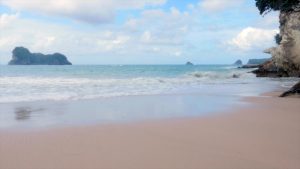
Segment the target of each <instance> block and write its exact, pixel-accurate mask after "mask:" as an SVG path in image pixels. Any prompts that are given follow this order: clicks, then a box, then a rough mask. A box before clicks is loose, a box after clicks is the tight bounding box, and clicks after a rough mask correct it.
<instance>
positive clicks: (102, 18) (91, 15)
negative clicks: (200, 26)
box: [0, 0, 166, 23]
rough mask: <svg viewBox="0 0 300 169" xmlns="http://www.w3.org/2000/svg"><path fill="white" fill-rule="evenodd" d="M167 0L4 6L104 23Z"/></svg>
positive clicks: (34, 1)
mask: <svg viewBox="0 0 300 169" xmlns="http://www.w3.org/2000/svg"><path fill="white" fill-rule="evenodd" d="M165 2H166V0H122V1H118V0H109V1H108V0H87V1H84V0H2V1H0V3H1V4H2V5H5V6H8V7H10V8H12V9H14V10H17V11H29V12H34V13H41V14H46V15H56V16H63V17H68V18H71V19H75V20H79V21H84V22H89V23H104V22H110V21H112V20H113V19H114V17H115V14H116V12H117V11H118V10H129V9H142V8H144V7H145V6H158V5H163V4H164V3H165Z"/></svg>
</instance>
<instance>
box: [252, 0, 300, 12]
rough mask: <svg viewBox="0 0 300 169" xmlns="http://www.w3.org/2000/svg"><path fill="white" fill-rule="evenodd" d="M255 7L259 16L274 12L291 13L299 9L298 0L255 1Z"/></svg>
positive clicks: (299, 1) (299, 0)
mask: <svg viewBox="0 0 300 169" xmlns="http://www.w3.org/2000/svg"><path fill="white" fill-rule="evenodd" d="M255 1H256V7H257V8H258V10H259V13H260V14H261V15H263V14H266V13H268V12H270V11H271V10H274V11H278V10H280V11H293V9H294V8H295V7H297V6H298V7H299V3H300V0H255Z"/></svg>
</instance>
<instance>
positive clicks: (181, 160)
mask: <svg viewBox="0 0 300 169" xmlns="http://www.w3.org/2000/svg"><path fill="white" fill-rule="evenodd" d="M247 101H249V102H251V103H253V105H251V106H249V107H248V108H244V109H241V110H234V111H231V112H228V113H223V114H220V115H218V116H214V117H205V118H192V119H173V120H160V121H154V122H142V123H134V124H111V125H99V126H88V127H72V128H63V129H62V128H61V129H48V130H40V131H17V132H16V131H14V132H11V131H1V133H0V168H1V169H100V168H104V169H114V168H115V169H148V168H149V169H199V168H204V169H208V168H214V169H221V168H222V169H223V168H228V169H239V168H241V169H242V168H243V169H256V168H257V169H276V168H278V169H299V168H300V111H299V110H300V100H299V99H298V98H277V97H252V98H247Z"/></svg>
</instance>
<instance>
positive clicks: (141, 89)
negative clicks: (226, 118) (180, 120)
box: [0, 65, 298, 129]
mask: <svg viewBox="0 0 300 169" xmlns="http://www.w3.org/2000/svg"><path fill="white" fill-rule="evenodd" d="M249 71H251V69H237V68H236V67H234V66H230V65H195V66H185V65H78V66H76V65H75V66H0V129H7V128H16V127H17V128H27V127H29V128H32V127H33V128H40V127H55V126H66V125H82V124H94V123H110V122H120V121H132V120H134V121H136V120H149V119H164V118H174V117H191V116H192V117H195V116H197V117H198V116H207V115H212V114H214V112H220V111H222V110H226V109H231V108H233V107H236V106H239V105H241V101H240V99H241V98H242V97H243V96H258V95H260V94H261V93H264V92H269V91H272V90H274V89H276V88H278V87H289V86H291V85H292V84H293V83H295V82H296V81H297V80H298V79H293V78H284V79H270V78H256V77H255V76H254V75H253V74H251V73H248V72H249ZM233 75H237V76H238V78H233Z"/></svg>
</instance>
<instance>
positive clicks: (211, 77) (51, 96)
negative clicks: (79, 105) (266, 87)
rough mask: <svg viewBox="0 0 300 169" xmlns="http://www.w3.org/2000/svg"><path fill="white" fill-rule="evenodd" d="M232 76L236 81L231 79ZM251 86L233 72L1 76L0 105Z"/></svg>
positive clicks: (239, 73)
mask: <svg viewBox="0 0 300 169" xmlns="http://www.w3.org/2000/svg"><path fill="white" fill-rule="evenodd" d="M233 75H236V76H237V77H238V78H234V77H233ZM254 82H255V78H254V75H252V74H249V73H247V72H245V71H235V70H233V71H225V72H224V71H223V72H213V71H207V72H204V71H203V72H197V71H195V72H189V73H186V74H183V75H180V76H176V77H134V78H86V77H76V78H74V77H33V76H32V77H31V76H21V77H13V76H6V77H3V76H2V77H0V103H7V102H23V101H39V100H54V101H56V100H57V101H58V100H79V99H93V98H101V97H104V98H106V97H118V96H132V95H155V94H169V93H176V92H180V91H183V90H186V89H190V88H201V87H203V86H204V85H224V84H228V85H231V84H249V83H254ZM206 87H207V86H206Z"/></svg>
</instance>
